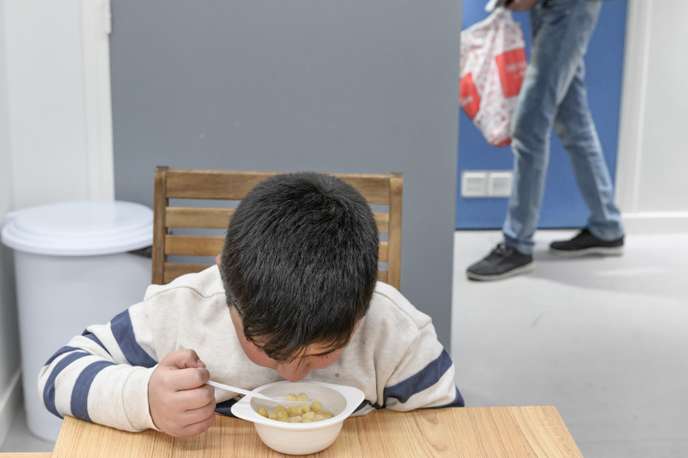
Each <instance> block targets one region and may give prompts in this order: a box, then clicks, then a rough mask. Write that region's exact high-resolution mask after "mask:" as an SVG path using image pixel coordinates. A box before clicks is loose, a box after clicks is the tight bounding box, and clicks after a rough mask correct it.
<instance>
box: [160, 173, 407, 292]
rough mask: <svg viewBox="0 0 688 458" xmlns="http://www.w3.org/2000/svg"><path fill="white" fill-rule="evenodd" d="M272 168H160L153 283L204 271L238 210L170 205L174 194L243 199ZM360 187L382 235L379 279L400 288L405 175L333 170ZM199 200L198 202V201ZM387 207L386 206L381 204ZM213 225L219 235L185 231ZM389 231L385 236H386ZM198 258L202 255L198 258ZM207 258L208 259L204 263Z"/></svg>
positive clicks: (175, 197)
mask: <svg viewBox="0 0 688 458" xmlns="http://www.w3.org/2000/svg"><path fill="white" fill-rule="evenodd" d="M272 175H275V173H270V172H232V171H222V170H177V169H170V168H168V167H158V168H157V171H156V173H155V203H154V205H155V209H154V214H155V216H154V227H153V249H152V257H153V283H155V284H164V283H168V282H170V281H172V280H174V279H175V278H177V277H178V276H180V275H183V274H186V273H190V272H199V271H201V270H203V269H205V268H207V267H208V266H209V265H211V263H212V262H214V261H213V260H211V259H208V258H207V257H210V256H212V257H214V256H215V255H217V254H219V253H220V251H222V246H223V242H224V235H223V234H222V233H217V232H219V230H226V229H227V226H228V223H229V221H230V219H231V217H232V214H233V213H234V211H235V209H234V208H230V207H218V206H214V207H210V206H209V205H208V204H207V203H205V202H197V203H200V204H201V205H204V206H202V207H198V206H188V205H190V204H187V206H184V205H171V202H170V199H184V200H187V199H191V200H200V201H239V200H241V199H242V198H243V197H244V196H245V195H246V194H247V193H248V192H249V191H250V190H251V189H252V188H253V187H254V186H255V185H256V184H258V183H259V182H260V181H262V180H264V179H266V178H268V177H270V176H272ZM334 175H335V176H337V177H338V178H341V179H342V180H344V181H345V182H347V183H349V184H350V185H352V186H353V187H354V188H356V189H357V190H358V191H359V192H360V193H361V194H362V195H363V196H364V197H365V198H366V200H367V201H368V202H369V203H370V204H371V205H373V206H374V207H373V209H374V212H373V213H374V215H375V221H376V223H377V227H378V230H379V232H380V234H381V237H380V249H379V260H380V267H379V270H378V279H379V280H381V281H384V282H386V283H389V284H390V285H393V286H394V287H396V288H399V280H400V268H401V207H402V192H403V178H402V176H401V175H400V174H375V175H373V174H334ZM194 204H196V202H194ZM382 206H384V211H379V210H378V208H379V207H382ZM208 229H214V230H215V232H216V233H217V234H214V235H207V234H201V235H197V234H188V233H186V234H182V233H181V232H184V231H186V232H189V231H190V230H195V231H198V230H202V231H205V232H206V233H207V232H208V231H207V230H208ZM384 234H386V237H384ZM199 256H200V257H206V259H202V258H201V262H198V261H197V262H193V263H190V262H188V259H183V260H182V261H179V260H178V259H174V258H179V257H187V258H188V257H199ZM196 260H198V258H196ZM203 261H205V262H203Z"/></svg>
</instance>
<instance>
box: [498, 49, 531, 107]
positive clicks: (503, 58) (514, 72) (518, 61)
mask: <svg viewBox="0 0 688 458" xmlns="http://www.w3.org/2000/svg"><path fill="white" fill-rule="evenodd" d="M495 61H496V63H497V68H498V69H499V82H500V83H501V84H502V92H503V93H504V97H515V96H517V95H518V93H519V91H520V90H521V84H523V74H524V73H525V71H526V52H525V50H524V49H523V48H517V49H512V50H510V51H505V52H503V53H501V54H499V55H498V56H495Z"/></svg>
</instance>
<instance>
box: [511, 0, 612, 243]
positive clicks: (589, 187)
mask: <svg viewBox="0 0 688 458" xmlns="http://www.w3.org/2000/svg"><path fill="white" fill-rule="evenodd" d="M600 8H601V1H599V0H540V1H539V2H538V3H537V4H536V5H535V6H534V7H533V9H532V10H531V25H532V29H533V49H532V53H531V54H532V55H531V61H530V63H529V65H528V69H527V70H526V74H525V79H524V82H523V87H522V88H521V93H520V94H519V101H518V107H517V108H516V112H515V114H514V120H513V134H512V143H511V146H512V149H513V152H514V156H515V161H514V163H515V165H514V178H513V189H512V192H511V198H510V200H509V210H508V213H507V217H506V221H505V222H504V227H503V232H504V239H505V243H506V244H507V245H508V246H511V247H513V248H516V249H517V250H518V251H520V252H522V253H525V254H530V253H532V252H533V245H534V243H533V235H534V234H535V229H536V228H537V223H538V218H539V214H540V207H541V204H542V194H543V191H544V186H545V173H546V172H547V163H548V160H549V136H550V132H551V130H552V127H554V129H555V131H556V133H557V135H558V136H559V138H560V139H561V142H562V144H563V145H564V147H565V148H566V150H567V151H568V153H569V155H570V156H571V162H572V164H573V170H574V173H575V175H576V180H577V182H578V187H579V188H580V190H581V193H582V194H583V198H584V199H585V202H586V203H587V205H588V208H589V209H590V218H589V219H588V224H587V225H588V228H589V229H590V232H592V233H593V235H595V236H596V237H598V238H601V239H604V240H613V239H616V238H619V237H621V236H622V235H623V228H622V226H621V215H620V213H619V210H618V208H617V207H616V205H615V204H614V201H613V198H614V197H613V189H612V182H611V178H610V177H609V171H608V170H607V164H606V163H605V161H604V156H603V154H602V146H601V144H600V141H599V138H598V137H597V131H596V130H595V123H594V122H593V120H592V116H591V114H590V109H589V108H588V96H587V91H586V89H585V79H584V77H585V67H584V62H583V57H584V55H585V51H586V49H587V46H588V42H589V41H590V36H591V35H592V32H593V30H594V28H595V24H596V23H597V18H598V16H599V13H600Z"/></svg>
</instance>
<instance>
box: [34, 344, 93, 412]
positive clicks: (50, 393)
mask: <svg viewBox="0 0 688 458" xmlns="http://www.w3.org/2000/svg"><path fill="white" fill-rule="evenodd" d="M89 355H90V353H86V352H85V351H75V352H73V353H69V354H68V355H67V356H65V357H64V358H62V359H61V360H60V361H59V362H58V363H57V364H55V367H53V370H52V372H51V373H50V375H49V376H48V380H47V381H46V382H45V386H44V387H43V403H44V404H45V407H46V408H47V409H48V410H49V411H50V412H51V413H52V414H53V415H56V416H58V417H60V418H62V415H60V413H59V412H58V411H57V408H55V379H56V378H57V376H58V375H60V372H62V371H63V370H64V368H65V367H67V366H69V365H70V364H72V363H73V362H74V361H76V360H77V359H79V358H83V357H84V356H89Z"/></svg>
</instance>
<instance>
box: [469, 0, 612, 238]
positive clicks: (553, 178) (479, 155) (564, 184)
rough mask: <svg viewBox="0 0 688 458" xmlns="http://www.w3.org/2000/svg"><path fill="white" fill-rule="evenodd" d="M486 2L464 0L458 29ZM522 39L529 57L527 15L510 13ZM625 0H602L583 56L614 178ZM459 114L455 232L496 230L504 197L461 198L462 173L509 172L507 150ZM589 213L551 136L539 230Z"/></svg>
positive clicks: (578, 221)
mask: <svg viewBox="0 0 688 458" xmlns="http://www.w3.org/2000/svg"><path fill="white" fill-rule="evenodd" d="M484 5H485V2H483V1H477V0H472V1H471V0H469V1H466V2H464V11H463V25H462V28H466V27H468V26H470V25H471V24H473V23H475V22H477V21H479V20H481V19H483V18H484V17H485V16H486V14H485V11H484ZM514 18H515V19H516V20H517V21H518V22H519V23H520V24H521V25H522V27H523V32H524V34H525V36H526V42H527V43H526V46H527V51H528V55H530V24H529V20H528V14H527V13H514ZM625 30H626V0H607V1H605V2H604V5H603V7H602V13H601V15H600V19H599V23H598V24H597V29H596V30H595V33H594V35H593V37H592V40H591V42H590V45H589V47H588V54H587V56H586V59H585V61H586V66H587V68H586V70H587V76H586V78H587V86H588V96H589V101H590V107H591V111H592V114H593V118H594V120H595V123H596V125H597V130H598V133H599V135H600V140H601V141H602V147H603V148H604V154H605V158H606V160H607V165H608V166H609V170H610V172H611V174H612V178H614V175H615V172H616V153H617V147H618V130H619V107H620V104H621V81H622V71H623V53H624V35H625ZM459 110H460V116H459V131H460V134H459V143H458V144H459V147H458V154H459V161H458V174H459V186H458V195H457V204H456V205H457V208H456V209H457V211H456V227H457V229H491V228H500V227H501V226H502V223H503V222H504V216H505V214H506V208H507V199H506V198H468V199H464V198H462V197H461V185H460V183H461V181H460V178H461V172H462V171H465V170H511V169H512V167H513V156H512V154H511V149H510V148H508V147H507V148H495V147H493V146H490V145H488V144H487V143H486V142H485V140H484V139H483V137H482V135H481V134H480V132H479V131H478V130H477V129H476V127H475V126H474V125H473V123H472V122H471V121H470V120H469V119H468V118H467V117H466V115H465V114H464V113H463V110H461V109H459ZM587 215H588V211H587V207H586V206H585V203H584V202H583V199H582V198H581V196H580V192H579V191H578V187H577V185H576V181H575V178H574V176H573V171H572V169H571V164H570V161H569V158H568V153H566V151H565V150H564V148H563V147H562V146H561V144H560V143H559V140H558V139H557V137H556V135H554V134H553V135H552V142H551V152H550V163H549V170H548V174H547V184H546V187H545V197H544V200H543V206H542V213H541V217H540V225H539V226H540V227H542V228H557V227H580V226H582V225H584V224H585V221H586V219H587Z"/></svg>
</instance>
